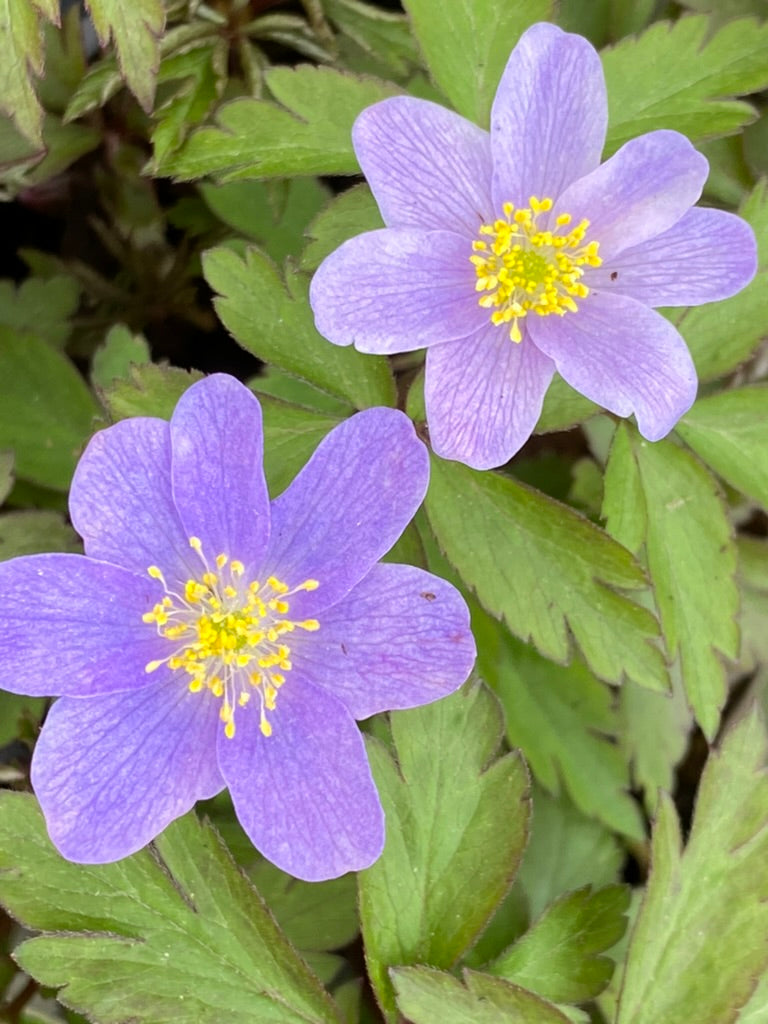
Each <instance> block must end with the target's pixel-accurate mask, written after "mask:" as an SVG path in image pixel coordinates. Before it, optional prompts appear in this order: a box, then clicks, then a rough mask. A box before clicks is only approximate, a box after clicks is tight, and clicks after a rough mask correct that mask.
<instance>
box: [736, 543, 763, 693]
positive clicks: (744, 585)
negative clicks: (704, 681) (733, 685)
mask: <svg viewBox="0 0 768 1024" xmlns="http://www.w3.org/2000/svg"><path fill="white" fill-rule="evenodd" d="M738 552H739V581H740V584H741V587H740V590H741V608H740V615H739V625H740V627H741V657H740V659H739V669H740V671H741V672H743V673H744V674H746V673H752V672H754V671H755V669H758V668H760V667H762V666H765V667H768V631H766V628H765V624H766V622H768V542H766V541H765V540H764V539H762V538H760V539H758V538H757V537H739V539H738Z"/></svg>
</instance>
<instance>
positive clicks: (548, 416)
mask: <svg viewBox="0 0 768 1024" xmlns="http://www.w3.org/2000/svg"><path fill="white" fill-rule="evenodd" d="M597 412H600V407H599V406H598V405H595V403H594V402H591V401H590V400H589V399H588V398H585V397H584V395H580V394H579V392H578V391H574V390H573V388H572V387H571V386H570V384H566V383H565V381H564V380H563V378H562V377H560V376H559V375H558V374H555V376H554V379H553V380H552V383H551V384H550V386H549V388H548V390H547V393H546V395H545V396H544V406H543V408H542V410H541V416H540V417H539V422H538V423H537V424H536V431H535V432H536V433H537V434H546V433H549V432H550V431H553V430H567V429H568V428H569V427H573V426H575V425H576V424H577V423H582V422H583V421H584V420H586V419H589V417H590V416H594V415H595V413H597Z"/></svg>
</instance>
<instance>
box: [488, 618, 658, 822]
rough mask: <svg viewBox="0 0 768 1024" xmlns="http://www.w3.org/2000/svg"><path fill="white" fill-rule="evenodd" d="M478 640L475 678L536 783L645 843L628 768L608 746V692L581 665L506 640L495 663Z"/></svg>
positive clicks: (613, 720)
mask: <svg viewBox="0 0 768 1024" xmlns="http://www.w3.org/2000/svg"><path fill="white" fill-rule="evenodd" d="M478 639H479V641H480V642H479V643H478V646H479V648H480V654H479V665H480V671H481V672H482V673H483V675H484V677H485V678H486V679H487V680H488V682H489V683H491V684H492V685H493V688H494V690H495V691H496V693H497V694H498V696H499V698H500V699H501V702H502V704H503V706H504V709H505V711H506V713H507V715H506V718H507V738H508V739H509V742H510V744H511V745H512V746H514V747H519V748H520V749H521V750H522V752H523V754H524V755H525V758H526V760H527V761H528V764H529V765H530V768H531V771H532V772H533V773H534V775H535V776H536V779H537V780H538V782H540V783H541V785H542V786H544V788H545V789H546V790H547V791H548V792H550V793H552V794H554V795H555V796H558V795H559V794H560V793H561V791H562V789H563V787H564V788H565V790H566V791H567V792H568V794H569V796H570V797H571V799H572V800H573V801H574V803H575V804H576V806H577V807H578V808H579V809H580V810H582V811H583V812H584V813H585V814H588V815H590V816H591V817H594V818H597V819H598V820H599V821H602V822H603V823H604V824H606V825H608V827H609V828H612V829H614V830H615V831H618V832H622V833H624V834H625V835H628V836H632V837H633V838H635V839H640V838H642V836H643V822H642V819H641V817H640V813H639V811H638V808H637V805H636V804H635V802H634V801H633V800H632V798H631V797H630V796H629V793H628V792H627V791H628V789H629V785H630V782H629V772H628V769H627V765H626V762H625V760H624V758H623V757H622V755H621V753H620V751H619V750H618V748H617V747H616V744H615V742H613V737H614V736H615V734H616V732H617V731H618V720H617V717H616V711H615V708H614V706H613V695H612V694H611V691H610V690H609V689H608V687H606V686H605V685H604V684H603V683H601V682H600V681H599V680H598V679H596V678H595V676H593V675H592V673H591V672H590V671H589V670H588V669H587V668H586V666H585V665H584V664H583V663H582V662H581V661H579V660H575V661H574V662H573V663H572V664H570V665H568V666H565V667H564V666H562V665H554V664H552V662H550V661H547V660H546V659H545V658H542V657H541V655H539V654H537V653H536V651H534V650H533V649H532V648H530V647H526V646H525V645H524V644H521V643H520V641H519V640H515V639H514V637H511V636H510V635H509V634H507V633H502V635H501V646H500V649H499V651H498V653H497V655H496V657H495V658H493V659H491V658H490V657H489V656H488V652H487V648H486V647H485V645H483V643H482V636H480V637H479V638H478Z"/></svg>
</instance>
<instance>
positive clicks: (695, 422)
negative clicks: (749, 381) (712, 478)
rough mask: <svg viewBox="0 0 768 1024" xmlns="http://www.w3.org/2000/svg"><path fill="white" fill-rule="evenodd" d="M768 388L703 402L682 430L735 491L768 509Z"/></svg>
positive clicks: (757, 386) (744, 390) (724, 394)
mask: <svg viewBox="0 0 768 1024" xmlns="http://www.w3.org/2000/svg"><path fill="white" fill-rule="evenodd" d="M767 420H768V384H755V385H752V386H751V387H744V388H735V389H734V390H733V391H723V392H721V393H720V394H719V395H712V396H711V397H709V398H702V399H700V401H698V402H697V403H696V404H695V405H694V407H693V408H692V409H691V410H690V412H688V413H687V414H686V415H685V417H684V418H683V419H682V420H681V422H680V423H678V425H677V431H678V433H679V434H680V436H681V437H682V438H683V440H684V441H685V442H686V443H687V444H689V445H690V446H691V448H693V450H694V451H695V452H696V454H697V455H698V456H700V457H701V458H702V459H703V460H704V461H705V462H706V463H707V464H708V465H709V466H711V468H712V469H714V470H715V472H716V473H718V474H719V475H720V476H721V477H722V478H723V479H724V480H726V481H727V482H728V483H729V484H730V485H731V487H735V488H736V490H737V491H741V492H742V493H743V494H746V495H747V496H748V497H750V498H754V499H755V500H756V501H759V502H760V503H761V504H762V505H764V506H765V507H766V508H768V450H767V449H766V443H765V442H766V436H767V435H766V421H767Z"/></svg>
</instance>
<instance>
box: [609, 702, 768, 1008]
mask: <svg viewBox="0 0 768 1024" xmlns="http://www.w3.org/2000/svg"><path fill="white" fill-rule="evenodd" d="M766 746H767V743H766V735H765V729H764V728H763V726H762V724H761V723H760V721H759V719H758V717H757V715H756V714H755V713H754V712H753V713H750V714H749V715H747V716H746V717H745V718H743V719H742V720H741V721H740V722H738V723H737V724H736V725H735V726H733V727H732V728H731V729H729V730H728V732H727V734H726V736H725V739H724V740H723V743H722V747H721V749H720V751H714V752H713V753H712V754H711V755H710V758H709V760H708V762H707V766H706V768H705V770H704V774H703V776H702V779H701V783H700V786H699V794H698V800H697V804H696V812H695V815H694V818H693V827H692V829H691V834H690V838H689V840H688V845H687V847H686V849H685V851H684V852H681V838H680V826H679V823H678V821H677V816H676V814H675V810H674V806H673V804H672V801H671V800H670V799H669V798H668V797H665V798H664V799H663V800H662V801H661V802H660V805H659V817H658V820H657V822H656V826H655V828H654V833H653V848H652V870H651V876H650V880H649V882H648V888H647V891H646V895H645V899H644V901H643V905H642V907H641V910H640V915H639V918H638V921H637V925H636V927H635V929H634V931H633V934H632V939H631V942H630V947H629V955H628V959H627V964H626V971H625V975H624V986H623V989H622V993H621V998H620V1002H619V1012H618V1016H617V1022H616V1024H659V1022H660V1021H685V1020H690V1019H691V1012H692V1009H693V1008H695V1019H696V1024H723V1022H724V1021H733V1020H734V1019H735V1011H736V1009H737V1008H738V1007H740V1006H742V1005H743V1004H744V1003H745V1002H746V1001H747V999H748V998H749V996H750V994H751V993H752V990H753V989H754V987H755V984H756V981H757V979H758V978H759V977H760V975H761V974H762V973H763V971H765V969H766V966H767V965H768V776H766V772H765V769H764V765H765V755H766Z"/></svg>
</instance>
